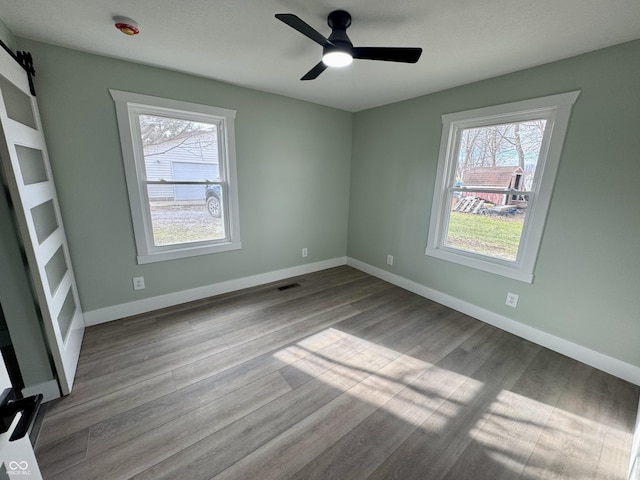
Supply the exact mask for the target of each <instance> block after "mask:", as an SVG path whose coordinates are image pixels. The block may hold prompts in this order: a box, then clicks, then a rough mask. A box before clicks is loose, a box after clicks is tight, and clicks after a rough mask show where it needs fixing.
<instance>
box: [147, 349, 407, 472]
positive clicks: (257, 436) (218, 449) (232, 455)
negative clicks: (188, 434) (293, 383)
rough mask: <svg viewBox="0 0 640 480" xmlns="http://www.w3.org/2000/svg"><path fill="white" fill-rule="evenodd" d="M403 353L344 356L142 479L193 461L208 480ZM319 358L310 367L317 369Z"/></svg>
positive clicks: (178, 469)
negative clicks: (314, 365)
mask: <svg viewBox="0 0 640 480" xmlns="http://www.w3.org/2000/svg"><path fill="white" fill-rule="evenodd" d="M399 356H400V354H399V353H397V352H394V351H392V350H389V349H383V348H381V347H378V346H377V345H372V346H370V347H369V348H367V349H365V350H363V351H361V352H359V353H357V354H356V355H354V356H353V357H350V358H348V359H346V360H343V361H342V362H341V363H339V364H337V365H336V366H335V367H334V368H332V369H331V370H328V371H326V372H324V373H323V374H322V375H320V376H318V377H317V378H315V379H313V380H311V381H309V382H306V383H304V384H303V385H301V386H300V387H298V388H296V389H294V390H292V391H291V392H289V393H287V394H285V395H283V396H282V397H280V398H279V400H278V402H272V403H270V404H268V405H265V406H264V407H262V408H260V409H258V410H256V411H255V412H252V413H251V414H249V415H247V416H246V417H244V418H242V419H240V420H238V421H237V422H235V423H233V424H231V425H229V426H228V427H226V428H224V429H222V430H220V431H219V432H217V434H216V435H212V436H211V437H208V438H206V439H203V440H202V441H200V442H198V443H197V444H195V445H193V446H192V448H189V449H184V450H182V451H181V452H179V453H177V454H176V455H174V456H173V457H171V458H168V459H167V460H165V461H164V462H162V463H159V464H158V465H156V466H154V467H153V468H151V469H149V470H148V471H146V472H144V473H143V474H141V475H138V476H136V477H135V478H136V480H142V479H145V480H164V479H174V478H176V477H177V476H179V475H180V473H181V468H182V467H184V466H185V465H188V474H189V477H188V478H189V480H203V479H204V480H206V479H210V478H211V477H212V476H213V475H215V474H217V473H219V472H221V471H222V470H224V469H226V468H228V467H230V466H231V465H233V464H235V463H236V462H238V461H239V460H241V459H242V458H243V457H245V456H246V455H248V454H250V453H251V452H253V451H255V450H257V449H258V448H260V447H261V446H262V445H264V444H265V443H267V442H269V441H271V440H272V439H273V438H275V437H276V436H278V435H281V434H282V433H283V432H286V431H287V430H289V429H291V428H293V427H294V426H295V425H297V424H298V423H300V422H302V421H304V419H305V418H307V417H308V416H310V415H312V414H314V413H315V412H317V411H318V410H320V409H321V408H323V407H324V406H325V405H327V404H328V403H329V402H331V401H332V400H334V399H336V398H337V397H339V396H340V395H342V394H343V393H344V391H346V390H349V389H350V388H352V387H354V386H355V385H357V384H358V383H359V382H361V381H363V380H364V379H366V378H367V377H369V376H371V375H372V374H375V373H376V372H377V371H379V370H380V369H382V368H383V367H385V366H387V365H388V364H389V363H391V362H393V361H394V360H396V359H397V358H398V357H399ZM312 365H313V361H312V360H310V361H309V365H308V366H307V367H305V366H303V365H300V368H301V369H305V368H312Z"/></svg>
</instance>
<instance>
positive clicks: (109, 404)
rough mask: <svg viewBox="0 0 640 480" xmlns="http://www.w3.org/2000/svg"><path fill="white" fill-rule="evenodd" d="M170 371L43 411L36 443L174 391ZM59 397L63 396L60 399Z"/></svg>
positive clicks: (63, 435) (78, 428)
mask: <svg viewBox="0 0 640 480" xmlns="http://www.w3.org/2000/svg"><path fill="white" fill-rule="evenodd" d="M175 391H176V387H175V385H174V383H173V378H172V376H171V373H170V372H169V373H164V374H161V375H158V376H155V377H151V378H150V379H148V380H145V381H143V382H140V383H139V384H137V385H134V386H132V387H129V388H124V389H121V390H117V391H115V392H109V393H105V394H104V395H101V396H97V397H95V398H94V399H92V400H90V401H88V402H84V403H82V404H80V405H78V406H76V408H73V409H66V410H61V411H59V412H57V413H56V412H54V413H51V414H49V412H47V415H46V416H45V418H44V421H43V423H42V430H41V433H40V437H39V438H38V443H39V445H43V446H44V445H47V444H49V443H52V442H55V441H57V440H59V439H60V438H62V437H66V436H68V435H70V434H72V433H75V432H79V431H81V430H84V429H85V428H88V427H90V426H91V425H94V424H96V423H98V422H101V421H103V420H105V419H108V418H112V417H114V416H116V415H118V414H120V413H122V412H126V411H128V410H130V409H132V408H135V407H137V406H140V405H145V404H146V403H148V402H149V401H153V400H154V399H156V398H160V397H163V396H164V395H166V394H167V393H171V392H175ZM62 400H63V401H64V400H65V399H62Z"/></svg>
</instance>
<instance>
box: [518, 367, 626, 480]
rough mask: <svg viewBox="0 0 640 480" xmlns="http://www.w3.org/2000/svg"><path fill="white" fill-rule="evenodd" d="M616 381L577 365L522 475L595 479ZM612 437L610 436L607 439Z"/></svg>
mask: <svg viewBox="0 0 640 480" xmlns="http://www.w3.org/2000/svg"><path fill="white" fill-rule="evenodd" d="M618 382H622V381H621V380H618V379H615V378H613V377H611V376H610V375H607V374H605V373H603V372H600V371H598V370H595V369H593V368H591V367H588V366H587V365H584V364H580V363H578V364H576V368H575V369H574V373H573V375H572V376H571V378H570V379H569V381H568V382H567V386H566V388H565V390H564V391H563V393H562V396H561V397H560V399H559V400H558V403H557V405H556V407H555V408H554V410H553V412H552V414H551V416H550V417H549V420H548V421H547V428H545V430H544V431H543V432H542V433H541V435H540V438H539V439H538V442H537V444H536V446H535V448H534V449H533V451H532V453H531V455H530V457H529V460H528V462H527V464H526V466H525V468H524V470H523V475H524V476H526V477H531V478H536V476H537V475H540V474H541V472H544V471H553V472H554V476H555V478H558V479H570V478H595V476H596V472H597V471H598V466H599V464H600V456H601V452H602V450H603V446H604V440H605V435H604V434H603V433H604V430H609V428H608V427H609V424H610V423H609V422H611V419H612V416H611V415H610V408H607V405H608V406H611V404H615V403H616V400H615V399H614V398H613V396H612V395H611V394H612V393H613V392H614V391H615V385H616V384H617V383H618ZM634 390H635V389H634ZM603 429H604V430H603ZM610 431H615V429H613V430H610ZM613 438H614V436H610V437H609V440H613ZM628 441H629V442H630V441H631V437H630V436H629V437H628Z"/></svg>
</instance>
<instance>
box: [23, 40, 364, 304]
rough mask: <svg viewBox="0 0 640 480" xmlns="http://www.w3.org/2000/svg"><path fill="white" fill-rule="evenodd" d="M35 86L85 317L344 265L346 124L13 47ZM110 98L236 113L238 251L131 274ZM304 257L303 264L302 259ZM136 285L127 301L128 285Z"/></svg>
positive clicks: (346, 118) (168, 74)
mask: <svg viewBox="0 0 640 480" xmlns="http://www.w3.org/2000/svg"><path fill="white" fill-rule="evenodd" d="M18 43H19V48H21V49H23V50H29V51H30V52H31V53H32V55H33V58H34V63H35V69H36V72H37V73H36V75H37V76H36V78H35V87H36V91H37V96H38V104H39V107H40V113H41V116H42V121H43V126H44V131H45V136H46V140H47V145H48V148H49V154H50V157H51V163H52V168H53V173H54V177H55V180H56V184H57V188H58V194H59V197H60V205H61V209H62V215H63V218H64V221H65V228H66V231H67V236H68V240H69V246H70V252H71V257H72V261H73V264H74V269H75V272H76V277H77V281H78V290H79V294H80V300H81V302H82V306H83V310H84V311H91V310H95V309H99V308H103V307H109V306H114V305H119V304H123V303H126V302H130V301H134V300H139V299H143V298H147V297H154V296H158V295H163V294H166V293H170V292H177V291H181V290H187V289H191V288H197V287H201V286H205V285H210V284H214V283H218V282H222V281H226V280H231V279H236V278H241V277H245V276H249V275H254V274H259V273H264V272H271V271H274V270H279V269H283V268H288V267H293V266H297V265H301V264H303V263H311V262H316V261H321V260H327V259H333V258H337V257H344V256H345V254H346V239H347V220H348V202H349V174H350V158H351V137H352V131H351V124H352V115H351V114H350V113H346V112H342V111H339V110H335V109H331V108H326V107H322V106H318V105H314V104H310V103H307V102H302V101H298V100H293V99H289V98H286V97H281V96H277V95H271V94H266V93H262V92H258V91H254V90H249V89H245V88H240V87H236V86H232V85H228V84H224V83H220V82H216V81H212V80H208V79H205V78H200V77H195V76H190V75H185V74H182V73H178V72H173V71H168V70H163V69H159V68H153V67H149V66H144V65H138V64H133V63H128V62H123V61H119V60H115V59H110V58H106V57H100V56H96V55H90V54H86V53H81V52H78V51H74V50H68V49H64V48H59V47H55V46H52V45H48V44H43V43H38V42H34V41H30V40H25V39H21V38H18ZM109 89H118V90H125V91H130V92H136V93H142V94H146V95H155V96H160V97H165V98H171V99H177V100H184V101H189V102H196V103H203V104H207V105H214V106H218V107H223V108H229V109H234V110H236V111H237V117H236V150H237V169H238V187H239V197H240V198H239V203H240V230H241V240H242V249H241V250H237V251H233V252H225V253H219V254H214V255H205V256H198V257H192V258H188V259H180V260H172V261H166V262H159V263H154V264H147V265H137V264H136V251H135V243H134V236H133V230H132V224H131V215H130V210H129V203H128V198H127V190H126V184H125V177H124V169H123V164H122V155H121V151H120V142H119V139H118V130H117V124H116V116H115V108H114V103H113V101H112V99H111V97H110V95H109ZM302 247H308V249H309V256H308V258H305V259H303V258H301V249H302ZM135 276H144V277H145V283H146V289H145V290H141V291H138V292H134V291H133V288H132V283H131V279H132V277H135Z"/></svg>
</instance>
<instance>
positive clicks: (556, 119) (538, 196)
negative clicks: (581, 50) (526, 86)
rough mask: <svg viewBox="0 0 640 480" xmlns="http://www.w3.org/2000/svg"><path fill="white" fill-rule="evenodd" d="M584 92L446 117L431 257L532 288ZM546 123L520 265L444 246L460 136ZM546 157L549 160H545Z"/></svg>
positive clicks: (429, 243) (429, 249)
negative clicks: (492, 127) (563, 155)
mask: <svg viewBox="0 0 640 480" xmlns="http://www.w3.org/2000/svg"><path fill="white" fill-rule="evenodd" d="M579 95H580V91H579V90H577V91H573V92H567V93H562V94H558V95H550V96H546V97H540V98H534V99H529V100H523V101H519V102H512V103H506V104H502V105H496V106H491V107H483V108H478V109H474V110H467V111H462V112H456V113H450V114H444V115H442V124H443V127H442V136H441V140H440V152H439V157H438V167H437V171H436V182H435V188H434V193H433V202H432V205H431V219H430V224H429V234H428V239H427V247H426V249H425V254H426V255H428V256H431V257H435V258H439V259H441V260H447V261H450V262H454V263H457V264H460V265H464V266H467V267H471V268H475V269H478V270H482V271H485V272H488V273H493V274H496V275H501V276H504V277H508V278H512V279H515V280H519V281H522V282H526V283H532V282H533V278H534V270H535V264H536V260H537V257H538V252H539V249H540V243H541V240H542V235H543V232H544V226H545V221H546V217H547V212H548V210H549V205H550V203H551V196H552V193H553V187H554V184H555V178H556V174H557V171H558V165H559V163H560V157H561V153H562V147H563V144H564V139H565V136H566V132H567V127H568V123H569V117H570V115H571V109H572V106H573V104H574V103H575V102H576V100H577V98H578V96H579ZM543 118H544V119H546V120H547V126H546V128H545V133H544V136H543V141H542V146H541V150H540V159H539V161H538V164H537V166H536V175H535V176H534V185H532V188H531V190H532V191H533V193H529V195H530V200H529V212H528V213H527V220H526V221H525V225H524V228H523V232H522V237H521V241H520V246H519V248H518V255H517V258H516V261H515V262H509V261H506V260H500V259H496V258H492V257H489V256H486V255H480V254H476V253H471V252H465V251H463V250H458V249H454V248H451V247H447V246H445V245H444V236H445V235H446V232H447V222H448V219H449V217H450V216H449V215H448V214H447V212H446V211H445V209H446V207H447V199H448V200H449V202H448V205H449V206H450V205H451V200H450V198H449V197H450V190H449V181H450V178H451V176H452V175H454V174H455V165H456V161H457V154H458V149H459V145H460V141H459V140H460V134H461V132H462V130H464V129H466V128H473V127H481V126H489V125H497V124H503V123H511V122H518V121H523V120H532V119H543ZM543 153H544V155H543Z"/></svg>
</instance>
